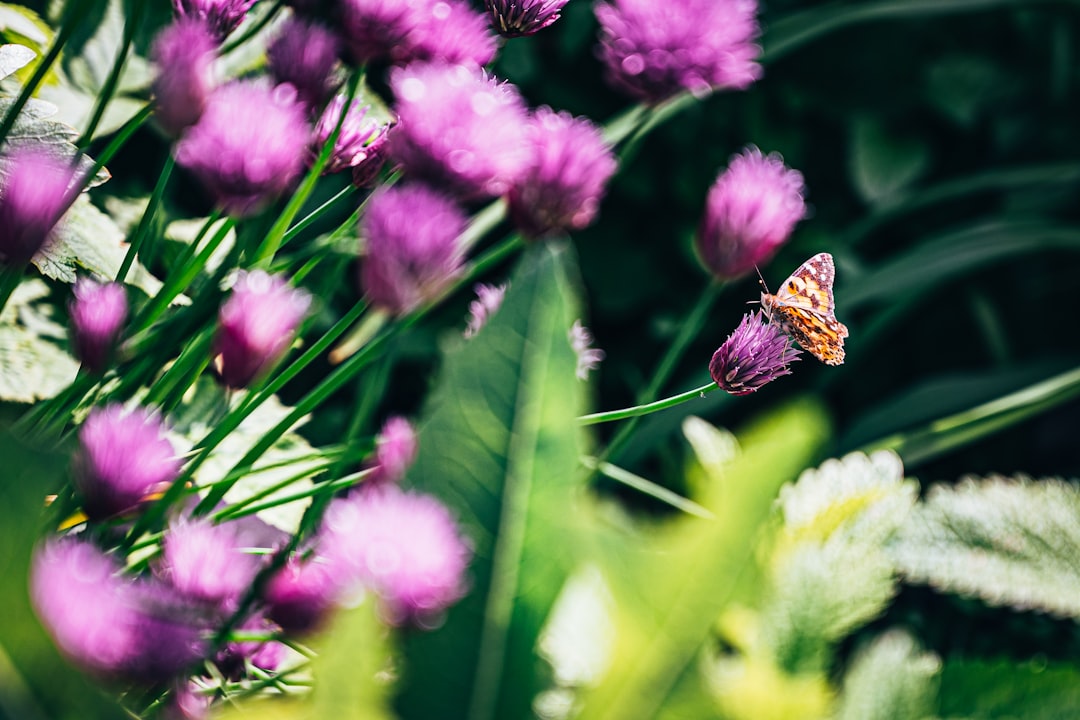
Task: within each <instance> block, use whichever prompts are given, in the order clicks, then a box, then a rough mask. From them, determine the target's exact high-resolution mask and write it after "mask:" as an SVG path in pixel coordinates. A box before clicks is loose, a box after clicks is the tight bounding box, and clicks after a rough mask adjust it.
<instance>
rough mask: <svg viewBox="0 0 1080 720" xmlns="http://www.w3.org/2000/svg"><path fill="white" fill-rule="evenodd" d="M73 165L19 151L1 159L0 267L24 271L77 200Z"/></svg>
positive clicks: (46, 155) (35, 151) (37, 151)
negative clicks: (1, 265)
mask: <svg viewBox="0 0 1080 720" xmlns="http://www.w3.org/2000/svg"><path fill="white" fill-rule="evenodd" d="M75 181H76V174H75V170H74V169H73V167H72V165H71V161H69V160H67V159H65V158H61V157H57V156H55V155H51V154H49V153H48V152H46V151H45V150H41V149H36V148H20V149H16V150H13V151H12V152H11V154H9V155H8V156H7V157H5V158H0V263H2V264H4V265H9V266H14V267H22V266H23V265H25V264H26V263H28V262H30V260H31V259H32V258H33V257H34V255H36V254H37V252H38V251H39V250H41V249H42V248H43V247H44V246H45V244H46V242H47V241H48V240H49V238H50V237H51V235H52V231H53V228H54V227H56V223H57V222H58V221H59V220H60V217H61V216H62V215H63V214H64V213H65V212H66V211H67V209H68V206H70V205H71V203H72V202H73V201H74V200H75V195H76V193H77V190H78V188H76V187H74V183H75Z"/></svg>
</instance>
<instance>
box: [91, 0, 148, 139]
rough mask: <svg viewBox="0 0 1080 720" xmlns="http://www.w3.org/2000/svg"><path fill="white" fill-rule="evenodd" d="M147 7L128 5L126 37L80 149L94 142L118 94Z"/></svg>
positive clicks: (137, 2) (141, 1)
mask: <svg viewBox="0 0 1080 720" xmlns="http://www.w3.org/2000/svg"><path fill="white" fill-rule="evenodd" d="M146 5H147V2H146V0H131V2H129V3H128V6H129V8H128V17H127V19H126V20H125V22H124V35H123V39H122V40H121V44H120V49H119V50H118V51H117V53H116V60H114V61H113V65H112V68H110V70H109V76H108V77H107V78H105V84H104V85H103V86H102V87H101V92H100V94H98V98H97V104H96V105H95V106H94V114H93V115H92V116H91V117H90V122H89V123H88V124H87V126H86V130H85V131H84V132H83V134H82V137H80V138H79V139H78V141H77V142H76V143H75V144H76V145H78V146H79V147H80V148H83V147H85V146H87V145H89V144H90V142H91V141H93V139H94V133H95V132H96V131H97V127H98V125H99V124H100V123H101V118H103V117H104V116H105V108H106V106H108V104H109V101H111V100H112V98H113V95H115V94H116V87H117V86H118V85H119V84H120V76H121V74H122V73H123V72H124V65H125V64H127V59H128V52H129V51H130V50H131V42H132V40H133V39H134V38H135V31H136V30H137V29H138V27H139V24H140V23H141V21H142V14H143V9H144V8H145V7H146ZM131 6H134V7H131Z"/></svg>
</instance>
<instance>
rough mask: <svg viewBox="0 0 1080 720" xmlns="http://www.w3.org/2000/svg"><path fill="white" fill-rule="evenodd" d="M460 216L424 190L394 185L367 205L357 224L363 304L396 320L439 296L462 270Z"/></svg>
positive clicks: (463, 224) (448, 202)
mask: <svg viewBox="0 0 1080 720" xmlns="http://www.w3.org/2000/svg"><path fill="white" fill-rule="evenodd" d="M466 225H467V221H466V218H465V214H464V213H463V212H462V210H461V209H460V208H459V207H458V206H457V205H456V204H455V203H454V201H453V200H450V199H449V198H447V197H444V196H443V195H440V194H439V193H437V192H436V191H434V190H431V189H430V188H427V187H425V186H423V185H395V186H393V187H390V188H386V189H384V190H380V191H379V192H377V193H376V194H375V195H373V196H372V198H371V200H370V201H368V207H367V212H366V213H365V214H364V217H363V219H362V220H361V221H360V233H361V237H363V238H364V240H365V241H366V244H367V252H366V255H365V257H364V261H363V266H362V268H361V270H360V282H361V285H362V286H363V288H364V292H365V293H366V294H367V297H368V300H369V301H370V302H371V303H372V304H373V305H375V306H376V307H381V308H383V309H384V310H388V311H389V312H391V313H393V314H395V315H405V314H408V313H409V312H412V311H413V310H415V309H416V308H418V307H420V306H421V305H423V304H424V303H425V302H427V301H429V300H432V299H434V298H436V297H438V296H439V295H440V294H441V293H442V292H443V290H445V289H446V288H447V287H448V286H449V285H450V283H451V282H452V281H453V280H454V278H455V277H457V275H458V272H459V271H460V269H461V262H462V249H461V247H460V245H459V243H458V237H459V236H460V235H461V233H463V232H464V231H465V227H466Z"/></svg>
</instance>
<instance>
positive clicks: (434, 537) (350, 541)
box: [323, 485, 471, 624]
mask: <svg viewBox="0 0 1080 720" xmlns="http://www.w3.org/2000/svg"><path fill="white" fill-rule="evenodd" d="M323 532H324V535H323V541H324V543H323V546H324V548H325V551H326V552H327V553H328V554H329V555H330V556H331V557H332V561H333V562H335V563H339V564H340V567H342V568H346V569H347V571H348V572H349V573H350V575H351V576H352V577H353V578H355V579H357V580H358V581H360V582H361V583H362V584H364V585H365V586H367V587H370V588H372V589H373V590H375V591H376V592H378V593H379V595H380V596H382V598H383V600H384V602H385V610H386V612H387V615H388V616H389V617H388V620H389V621H390V622H393V623H395V624H398V623H401V622H404V621H406V620H415V621H419V622H421V623H424V622H428V621H430V620H431V619H432V618H433V617H434V616H436V615H438V613H440V612H441V611H442V610H444V609H445V608H446V607H448V606H449V605H451V604H452V603H454V602H455V601H456V600H458V599H459V598H460V597H461V596H462V595H464V593H465V579H464V575H465V568H466V567H467V565H468V563H469V558H470V556H471V550H470V549H469V546H468V545H467V544H466V542H465V541H464V540H463V539H462V537H461V535H460V534H459V533H458V529H457V526H456V524H455V523H454V519H453V517H451V515H450V512H449V511H448V510H447V509H446V507H445V506H443V505H442V503H440V502H439V501H438V500H436V499H435V498H433V497H431V496H429V495H421V494H419V493H413V492H405V491H403V490H401V489H399V488H398V487H397V486H394V485H387V486H383V487H381V488H378V489H375V490H372V491H370V492H362V493H355V494H353V495H351V496H350V497H348V498H344V499H338V500H334V501H333V502H332V503H331V504H330V507H329V508H327V512H326V516H325V518H324V520H323Z"/></svg>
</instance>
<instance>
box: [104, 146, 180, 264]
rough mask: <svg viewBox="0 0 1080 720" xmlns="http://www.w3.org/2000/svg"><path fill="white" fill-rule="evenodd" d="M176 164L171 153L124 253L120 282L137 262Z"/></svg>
mask: <svg viewBox="0 0 1080 720" xmlns="http://www.w3.org/2000/svg"><path fill="white" fill-rule="evenodd" d="M175 166H176V160H175V159H174V158H173V156H172V154H171V153H170V154H169V155H168V157H167V158H166V159H165V165H164V167H162V168H161V174H160V175H158V179H157V184H156V185H154V192H153V193H152V194H151V195H150V202H149V203H147V205H146V210H144V211H143V215H142V218H140V219H139V225H138V227H136V228H135V234H134V235H132V237H131V243H130V244H129V245H128V249H127V254H125V255H124V262H122V263H121V264H120V269H119V270H117V271H116V282H118V283H122V282H124V278H126V277H127V274H128V271H129V270H131V266H132V264H134V262H135V257H136V256H137V255H139V253H140V252H141V250H142V244H143V241H144V240H145V239H146V236H147V233H148V232H149V230H150V223H152V222H153V220H154V217H155V216H156V215H157V211H158V208H159V207H161V198H162V197H163V196H164V195H165V186H166V185H167V184H168V183H169V178H170V177H171V176H172V171H173V168H174V167H175ZM144 262H145V258H144Z"/></svg>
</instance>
